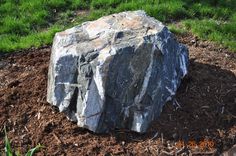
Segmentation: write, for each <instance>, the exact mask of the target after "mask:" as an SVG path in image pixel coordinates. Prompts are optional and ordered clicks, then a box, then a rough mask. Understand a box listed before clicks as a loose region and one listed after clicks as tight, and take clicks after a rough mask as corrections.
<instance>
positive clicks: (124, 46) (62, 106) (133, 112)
mask: <svg viewBox="0 0 236 156" xmlns="http://www.w3.org/2000/svg"><path fill="white" fill-rule="evenodd" d="M188 63H189V62H188V50H187V48H186V47H185V46H183V45H182V44H179V43H178V42H177V41H176V40H175V38H174V36H173V34H172V33H171V32H170V31H169V30H168V29H167V28H166V27H165V26H164V25H163V24H162V23H161V22H159V21H157V20H155V19H154V18H152V17H149V16H147V15H146V14H145V12H143V11H134V12H122V13H119V14H113V15H110V16H106V17H102V18H100V19H98V20H96V21H92V22H86V23H83V24H82V25H80V26H76V27H73V28H71V29H68V30H65V31H63V32H59V33H57V34H56V35H55V38H54V41H53V47H52V53H51V60H50V66H49V74H48V90H47V92H48V95H47V101H48V102H49V103H51V104H53V105H55V106H57V107H59V110H60V111H62V112H65V113H66V114H67V116H68V118H69V119H70V120H72V121H76V122H77V124H78V126H80V127H84V128H87V129H89V130H91V131H94V132H97V133H103V132H108V131H109V130H112V129H115V128H119V129H129V130H132V131H136V132H141V133H143V132H146V130H147V128H148V127H149V125H150V123H151V122H152V121H153V120H155V119H156V118H157V117H158V116H159V115H160V113H161V111H162V107H163V105H164V104H165V103H166V102H167V101H169V100H171V99H172V97H173V96H174V95H175V93H176V90H177V88H178V86H179V85H180V82H181V79H182V78H183V77H184V76H185V75H186V74H187V67H188Z"/></svg>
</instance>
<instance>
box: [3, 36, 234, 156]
mask: <svg viewBox="0 0 236 156" xmlns="http://www.w3.org/2000/svg"><path fill="white" fill-rule="evenodd" d="M177 39H178V40H179V41H180V42H182V43H184V44H186V45H187V46H188V48H189V52H190V59H191V60H190V66H189V73H188V75H187V76H186V77H185V78H184V80H183V82H182V84H181V86H180V88H179V90H178V93H177V95H176V98H175V99H174V100H173V101H172V102H169V103H168V104H166V105H165V107H164V108H163V112H162V114H161V116H160V119H159V120H158V121H155V122H154V123H153V124H152V126H151V127H150V129H149V131H148V133H146V134H137V133H133V132H128V131H125V130H116V131H113V132H111V133H110V134H94V133H92V132H90V131H88V130H85V129H82V128H79V127H77V125H76V124H75V123H73V122H70V121H68V120H67V118H66V117H65V115H64V114H63V113H60V112H59V111H58V109H57V108H55V107H54V106H51V105H49V104H48V103H47V102H46V88H47V70H48V63H49V58H50V50H51V49H50V48H51V47H47V46H46V47H42V48H39V49H34V48H32V49H29V50H25V51H21V52H16V53H12V54H6V55H2V56H0V131H1V132H0V153H3V152H4V136H5V135H4V132H3V128H4V125H5V126H6V128H7V131H8V137H9V139H10V140H11V144H12V146H13V147H14V149H15V150H19V151H21V153H24V152H26V151H27V149H29V148H32V147H34V146H36V145H37V144H39V143H40V144H42V145H43V146H44V148H42V149H41V150H40V151H39V152H38V153H37V154H36V155H174V154H178V155H181V154H182V155H184V154H185V155H191V154H192V155H219V154H220V153H222V152H224V151H226V150H228V149H230V148H231V147H232V146H233V145H234V144H236V53H232V52H229V51H228V50H227V49H225V48H222V47H220V46H217V45H215V44H213V43H211V42H208V41H199V40H198V39H197V38H196V37H194V36H192V35H190V34H185V35H182V36H177ZM235 152H236V151H235Z"/></svg>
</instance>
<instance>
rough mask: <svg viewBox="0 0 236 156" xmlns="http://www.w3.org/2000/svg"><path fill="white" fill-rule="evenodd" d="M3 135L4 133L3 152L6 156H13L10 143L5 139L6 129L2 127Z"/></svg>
mask: <svg viewBox="0 0 236 156" xmlns="http://www.w3.org/2000/svg"><path fill="white" fill-rule="evenodd" d="M4 133H5V152H6V156H13V154H12V149H11V144H10V141H9V139H8V137H7V130H6V127H4Z"/></svg>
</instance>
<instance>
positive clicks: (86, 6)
mask: <svg viewBox="0 0 236 156" xmlns="http://www.w3.org/2000/svg"><path fill="white" fill-rule="evenodd" d="M235 6H236V0H194V1H193V0H73V1H72V0H1V1H0V52H11V51H15V50H19V49H25V48H30V47H32V46H34V47H39V46H42V45H45V44H51V43H52V39H53V36H54V34H55V32H58V31H61V30H64V29H66V28H69V27H72V26H75V25H78V24H80V23H81V22H84V21H87V20H94V19H97V18H99V17H101V16H104V15H108V14H111V13H117V12H121V11H126V10H138V9H142V10H145V11H146V12H147V14H148V15H150V16H153V17H155V18H157V19H158V20H160V21H162V22H164V23H165V24H167V25H169V28H170V29H171V30H172V31H173V32H174V33H184V32H185V31H186V30H187V31H191V32H192V33H193V34H195V35H197V36H199V37H200V38H202V39H206V40H212V41H215V42H217V43H219V44H222V45H224V46H225V47H228V48H230V49H231V50H232V51H236V11H235V9H236V7H235ZM173 21H178V22H180V25H181V26H182V27H181V28H176V27H175V25H173V24H172V22H173Z"/></svg>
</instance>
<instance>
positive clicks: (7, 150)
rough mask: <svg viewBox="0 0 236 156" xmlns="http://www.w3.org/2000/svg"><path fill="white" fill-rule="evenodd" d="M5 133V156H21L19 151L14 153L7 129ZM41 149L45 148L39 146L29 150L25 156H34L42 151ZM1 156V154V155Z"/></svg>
mask: <svg viewBox="0 0 236 156" xmlns="http://www.w3.org/2000/svg"><path fill="white" fill-rule="evenodd" d="M4 133H5V138H4V142H5V155H6V156H15V155H16V156H21V154H20V152H19V151H16V152H14V151H13V149H12V148H11V143H10V140H9V139H8V137H7V132H6V128H4ZM41 148H43V146H42V145H40V144H39V145H37V146H36V147H34V148H32V149H30V150H28V152H27V153H26V154H25V156H33V154H34V153H35V152H37V151H38V150H40V149H41ZM0 155H1V153H0Z"/></svg>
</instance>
